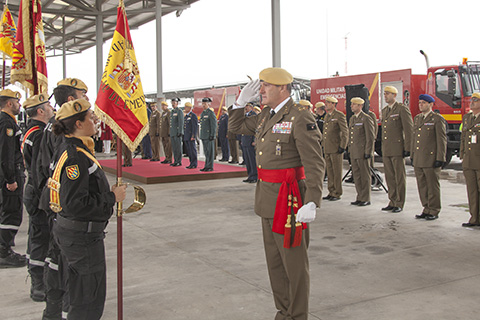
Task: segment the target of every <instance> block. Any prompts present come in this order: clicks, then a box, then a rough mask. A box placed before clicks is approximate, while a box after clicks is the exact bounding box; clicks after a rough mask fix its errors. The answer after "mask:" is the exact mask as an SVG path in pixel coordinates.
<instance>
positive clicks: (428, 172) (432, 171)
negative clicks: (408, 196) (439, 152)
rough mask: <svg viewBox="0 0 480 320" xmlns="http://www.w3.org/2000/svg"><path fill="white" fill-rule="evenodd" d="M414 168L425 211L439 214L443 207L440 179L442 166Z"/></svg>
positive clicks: (434, 214) (435, 214)
mask: <svg viewBox="0 0 480 320" xmlns="http://www.w3.org/2000/svg"><path fill="white" fill-rule="evenodd" d="M414 170H415V177H416V178H417V187H418V195H419V196H420V202H421V203H422V206H423V213H425V214H431V215H433V216H438V213H439V212H440V209H441V208H442V201H441V197H440V180H439V179H440V171H441V168H433V167H431V168H418V167H414Z"/></svg>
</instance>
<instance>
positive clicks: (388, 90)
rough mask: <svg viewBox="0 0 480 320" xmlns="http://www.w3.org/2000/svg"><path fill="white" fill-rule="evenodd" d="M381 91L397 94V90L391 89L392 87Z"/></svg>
mask: <svg viewBox="0 0 480 320" xmlns="http://www.w3.org/2000/svg"><path fill="white" fill-rule="evenodd" d="M383 91H384V92H390V93H395V94H397V93H398V90H397V88H395V87H392V86H386V87H385V88H383Z"/></svg>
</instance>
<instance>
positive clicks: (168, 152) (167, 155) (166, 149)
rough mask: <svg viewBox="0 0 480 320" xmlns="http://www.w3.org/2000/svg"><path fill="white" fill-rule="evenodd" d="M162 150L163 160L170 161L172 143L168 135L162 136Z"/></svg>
mask: <svg viewBox="0 0 480 320" xmlns="http://www.w3.org/2000/svg"><path fill="white" fill-rule="evenodd" d="M162 145H163V152H164V153H165V160H166V161H167V162H172V144H171V143H170V137H162Z"/></svg>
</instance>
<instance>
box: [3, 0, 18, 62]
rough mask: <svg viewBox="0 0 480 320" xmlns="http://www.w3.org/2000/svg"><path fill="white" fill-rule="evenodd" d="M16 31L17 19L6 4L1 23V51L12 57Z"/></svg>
mask: <svg viewBox="0 0 480 320" xmlns="http://www.w3.org/2000/svg"><path fill="white" fill-rule="evenodd" d="M16 33H17V27H16V26H15V21H14V20H13V17H12V14H11V13H10V10H8V6H7V5H5V7H4V8H3V14H2V24H1V25H0V51H1V52H3V53H5V54H6V55H7V56H9V57H10V58H11V57H12V56H13V42H14V41H15V34H16Z"/></svg>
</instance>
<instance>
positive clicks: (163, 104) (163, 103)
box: [160, 101, 168, 106]
mask: <svg viewBox="0 0 480 320" xmlns="http://www.w3.org/2000/svg"><path fill="white" fill-rule="evenodd" d="M160 104H161V105H162V106H168V103H167V101H162V102H160Z"/></svg>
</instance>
